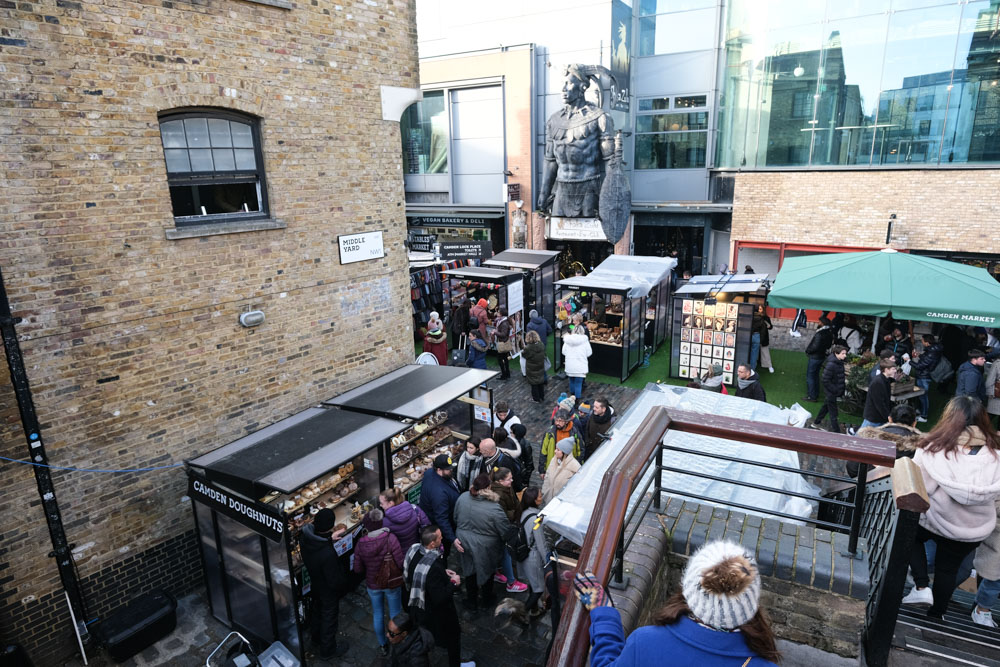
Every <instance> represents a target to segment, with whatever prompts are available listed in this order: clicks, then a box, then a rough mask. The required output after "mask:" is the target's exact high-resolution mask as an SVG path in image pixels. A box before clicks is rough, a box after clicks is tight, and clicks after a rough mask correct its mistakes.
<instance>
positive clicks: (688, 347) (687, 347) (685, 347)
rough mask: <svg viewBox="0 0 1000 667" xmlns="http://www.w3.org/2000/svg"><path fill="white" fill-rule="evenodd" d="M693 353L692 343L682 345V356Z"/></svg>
mask: <svg viewBox="0 0 1000 667" xmlns="http://www.w3.org/2000/svg"><path fill="white" fill-rule="evenodd" d="M690 353H691V343H681V354H690Z"/></svg>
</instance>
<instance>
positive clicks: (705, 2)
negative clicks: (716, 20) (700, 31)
mask: <svg viewBox="0 0 1000 667" xmlns="http://www.w3.org/2000/svg"><path fill="white" fill-rule="evenodd" d="M715 1H716V0H640V2H639V16H651V15H653V14H663V13H666V12H682V11H685V10H687V9H704V8H706V7H715Z"/></svg>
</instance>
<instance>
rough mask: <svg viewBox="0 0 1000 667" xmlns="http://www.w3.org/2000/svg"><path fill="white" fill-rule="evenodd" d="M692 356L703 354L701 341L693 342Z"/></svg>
mask: <svg viewBox="0 0 1000 667" xmlns="http://www.w3.org/2000/svg"><path fill="white" fill-rule="evenodd" d="M691 356H692V357H700V356H701V341H698V342H692V343H691Z"/></svg>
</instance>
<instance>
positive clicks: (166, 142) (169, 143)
mask: <svg viewBox="0 0 1000 667" xmlns="http://www.w3.org/2000/svg"><path fill="white" fill-rule="evenodd" d="M160 137H161V138H162V139H163V147H164V148H187V141H185V139H184V121H182V120H168V121H167V122H166V123H160Z"/></svg>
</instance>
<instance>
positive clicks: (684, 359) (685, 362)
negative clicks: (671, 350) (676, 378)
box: [681, 353, 691, 367]
mask: <svg viewBox="0 0 1000 667" xmlns="http://www.w3.org/2000/svg"><path fill="white" fill-rule="evenodd" d="M690 365H691V357H690V355H687V354H684V353H681V367H684V366H690Z"/></svg>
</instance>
